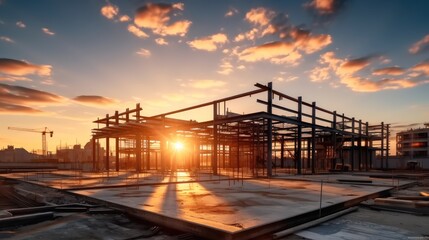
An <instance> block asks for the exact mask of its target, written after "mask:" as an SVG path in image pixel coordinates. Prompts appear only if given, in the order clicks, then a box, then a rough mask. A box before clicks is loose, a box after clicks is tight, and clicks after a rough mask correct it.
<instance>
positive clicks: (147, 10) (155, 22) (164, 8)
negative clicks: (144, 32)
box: [134, 3, 192, 36]
mask: <svg viewBox="0 0 429 240" xmlns="http://www.w3.org/2000/svg"><path fill="white" fill-rule="evenodd" d="M183 9H184V4H183V3H175V4H166V3H148V4H146V5H145V6H143V7H141V8H139V9H137V13H136V15H135V18H134V23H135V24H136V25H137V26H139V27H143V28H149V29H151V30H152V31H153V33H155V34H158V35H163V36H165V35H179V36H184V35H186V33H187V32H188V29H189V27H190V25H191V23H192V22H191V21H188V20H181V21H176V22H174V23H172V24H170V25H169V21H170V15H171V13H172V12H173V11H177V10H180V11H183Z"/></svg>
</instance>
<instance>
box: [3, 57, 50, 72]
mask: <svg viewBox="0 0 429 240" xmlns="http://www.w3.org/2000/svg"><path fill="white" fill-rule="evenodd" d="M51 69H52V66H51V65H36V64H31V63H28V62H24V61H19V60H14V59H8V58H0V73H4V74H8V75H14V76H25V75H30V74H36V75H39V76H50V75H51Z"/></svg>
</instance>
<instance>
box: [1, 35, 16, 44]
mask: <svg viewBox="0 0 429 240" xmlns="http://www.w3.org/2000/svg"><path fill="white" fill-rule="evenodd" d="M0 40H2V41H3V42H8V43H15V41H13V40H12V39H11V38H10V37H6V36H1V37H0Z"/></svg>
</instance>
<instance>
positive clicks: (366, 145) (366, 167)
mask: <svg viewBox="0 0 429 240" xmlns="http://www.w3.org/2000/svg"><path fill="white" fill-rule="evenodd" d="M365 126H366V129H365V170H366V171H368V170H369V167H370V166H369V161H368V160H369V156H368V154H369V151H368V150H369V129H368V127H369V124H368V122H366V123H365Z"/></svg>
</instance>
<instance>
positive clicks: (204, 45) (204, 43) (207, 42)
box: [188, 33, 228, 52]
mask: <svg viewBox="0 0 429 240" xmlns="http://www.w3.org/2000/svg"><path fill="white" fill-rule="evenodd" d="M227 41H228V37H227V36H226V35H225V34H223V33H217V34H214V35H211V36H207V37H203V38H198V39H195V40H193V41H190V42H188V44H189V46H191V47H192V48H195V49H198V50H205V51H209V52H212V51H215V50H217V48H218V45H220V44H223V43H226V42H227Z"/></svg>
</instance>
